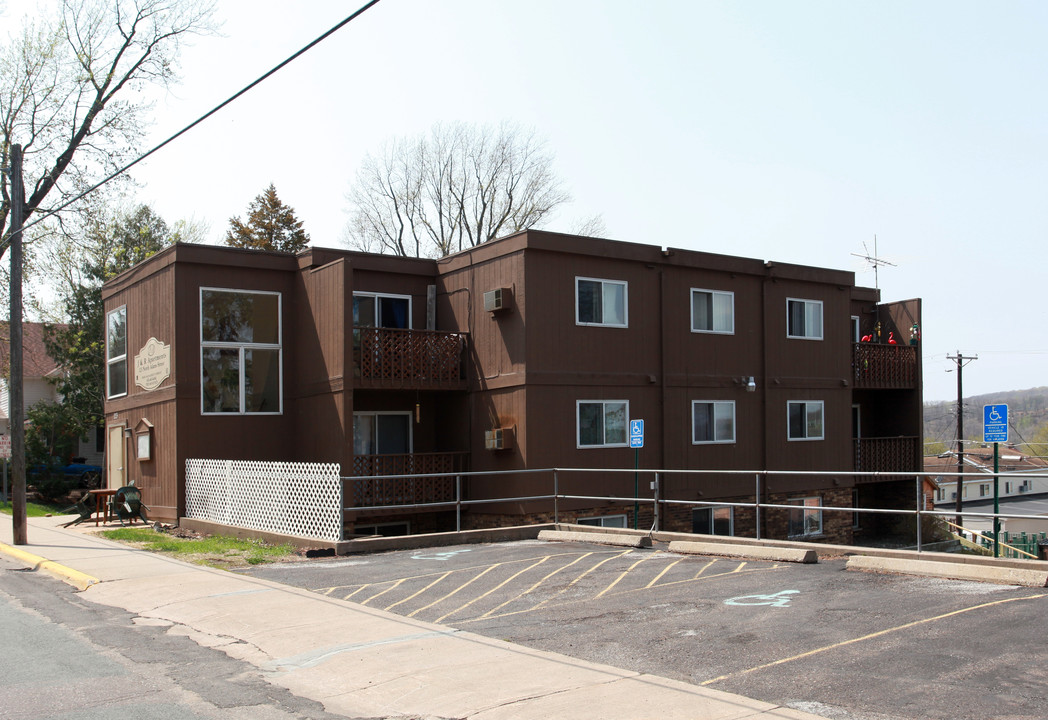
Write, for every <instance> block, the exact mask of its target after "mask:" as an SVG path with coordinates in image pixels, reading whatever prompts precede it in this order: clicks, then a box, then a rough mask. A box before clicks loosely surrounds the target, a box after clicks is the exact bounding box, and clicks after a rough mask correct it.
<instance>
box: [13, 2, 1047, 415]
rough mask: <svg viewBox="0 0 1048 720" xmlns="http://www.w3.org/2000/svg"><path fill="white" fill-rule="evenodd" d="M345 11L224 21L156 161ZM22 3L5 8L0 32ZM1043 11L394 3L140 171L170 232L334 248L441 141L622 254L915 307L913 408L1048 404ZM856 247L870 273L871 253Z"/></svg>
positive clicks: (843, 5)
mask: <svg viewBox="0 0 1048 720" xmlns="http://www.w3.org/2000/svg"><path fill="white" fill-rule="evenodd" d="M360 4H361V3H360V2H357V1H356V0H354V1H352V2H335V1H333V0H309V2H298V3H289V2H287V0H219V2H218V17H219V20H220V21H221V22H222V23H223V26H222V36H221V37H213V38H204V39H198V40H196V41H194V44H193V45H192V46H190V47H188V48H186V50H185V51H184V53H183V56H182V63H183V76H184V81H183V82H182V84H181V85H180V86H178V87H177V88H175V89H174V91H173V92H172V93H170V94H168V95H166V96H164V97H162V98H161V99H160V101H159V102H158V103H157V106H156V117H157V121H156V124H155V127H154V132H153V134H152V135H151V141H152V142H151V144H155V143H156V142H159V141H160V140H162V139H164V138H166V137H168V136H169V135H171V134H173V133H174V132H175V131H177V130H178V129H180V128H182V127H183V126H185V125H187V124H189V123H190V122H191V121H192V120H194V119H196V118H197V117H198V116H199V115H201V114H203V113H204V112H206V111H207V110H209V109H211V108H212V107H213V106H215V105H217V104H218V103H219V102H221V101H222V100H224V99H225V98H227V97H228V96H230V95H232V94H233V93H234V92H236V91H237V90H239V89H240V88H242V87H243V86H245V85H247V84H248V83H249V82H250V81H252V80H254V79H255V78H256V77H258V76H259V75H261V74H263V73H264V72H265V71H267V70H269V69H270V68H271V67H273V66H274V65H276V64H277V63H279V62H280V61H282V60H284V59H285V58H286V57H288V56H289V55H291V54H292V53H293V52H295V51H296V50H297V49H299V48H300V47H302V46H303V45H305V44H307V43H308V42H309V41H311V40H312V39H313V38H315V37H317V36H319V35H320V34H322V33H323V32H324V31H326V30H327V29H329V28H330V27H332V26H333V25H335V24H336V23H337V22H339V21H340V20H342V19H343V18H345V17H346V16H348V15H349V14H351V13H352V12H353V11H354V10H355V9H356V8H357V7H359V6H360ZM31 7H32V4H31V3H30V2H28V0H9V2H8V7H7V12H6V17H4V18H3V20H4V22H5V24H8V23H9V21H10V20H11V19H12V16H18V15H20V14H21V13H22V12H24V11H25V10H26V9H28V8H31ZM1046 37H1048V3H1046V2H1043V1H1042V0H1030V1H1029V2H1015V1H1008V0H999V1H997V2H992V3H991V2H984V1H980V2H968V1H964V0H945V1H932V0H922V1H921V2H910V1H906V2H901V1H898V2H897V1H892V0H876V1H869V2H864V1H860V0H850V1H849V2H840V1H839V0H827V1H824V2H816V1H812V0H805V1H804V2H801V1H799V0H796V1H793V2H783V1H782V0H769V1H767V2H758V1H754V0H724V1H716V2H713V1H709V0H678V1H669V0H664V1H660V0H653V1H651V2H646V3H637V2H619V1H617V0H601V1H597V0H592V1H587V0H529V1H528V2H522V3H511V2H493V1H492V0H383V2H381V3H379V4H378V5H377V6H376V7H374V8H372V9H371V10H369V11H368V12H367V13H365V14H364V15H363V16H362V17H361V18H360V19H359V20H357V21H355V22H353V23H350V24H349V25H348V26H347V27H345V28H343V29H342V30H340V31H339V32H338V33H336V34H335V35H334V36H332V37H331V38H329V39H328V40H327V41H325V42H324V43H323V44H321V45H320V46H318V47H317V48H315V49H314V50H312V51H311V52H310V53H308V54H306V55H305V56H304V57H302V58H301V59H299V60H298V61H296V62H295V63H293V64H292V65H291V66H289V67H288V68H286V69H284V70H283V71H281V72H280V73H279V74H278V75H276V76H274V77H273V78H271V79H270V80H269V81H267V82H266V83H264V84H263V85H261V86H259V87H258V88H256V89H255V90H254V91H252V92H251V93H250V94H249V95H247V96H246V97H244V98H243V99H241V100H240V101H238V102H237V103H236V104H234V105H233V106H231V107H229V108H227V109H225V110H223V111H222V112H221V113H220V114H218V115H216V116H215V117H213V118H212V119H210V120H209V121H208V122H206V123H205V124H203V125H201V126H199V127H198V128H196V129H195V130H193V131H192V132H190V133H189V134H187V135H186V136H184V137H183V138H182V139H181V140H180V141H178V142H177V143H176V144H175V145H173V146H169V147H168V148H166V149H164V150H162V151H161V152H160V153H159V154H158V155H157V156H154V158H151V159H150V160H148V161H147V162H146V163H145V164H144V165H143V166H141V167H139V168H136V169H135V170H134V172H133V174H134V175H135V177H136V178H137V179H138V180H139V181H140V182H141V183H142V184H143V187H142V189H141V192H140V199H141V200H142V201H145V202H148V203H151V204H152V205H153V206H154V208H155V209H156V210H157V211H158V212H159V213H160V214H161V215H162V216H163V217H164V218H165V219H167V220H168V221H169V222H173V221H175V220H177V219H179V218H192V219H196V220H198V221H203V222H206V223H208V224H209V225H210V233H209V237H210V238H211V239H212V241H215V242H218V241H219V240H220V238H221V237H222V236H223V235H224V233H225V230H226V228H227V227H228V221H229V218H230V217H232V216H234V215H238V216H243V215H244V214H245V211H246V209H247V206H248V203H250V202H251V200H252V199H253V198H254V197H255V196H256V195H258V194H259V193H261V192H262V190H263V189H264V188H265V187H266V186H268V185H269V183H271V182H272V183H274V184H275V185H276V188H277V192H278V194H279V195H280V198H281V199H282V200H283V201H284V202H285V203H287V204H289V205H291V206H292V207H293V208H294V210H295V212H296V213H297V215H298V217H299V219H301V220H303V221H304V224H305V228H306V231H307V232H308V233H309V234H310V236H311V237H312V241H313V244H314V245H320V246H334V247H337V246H339V244H340V240H341V236H342V232H343V228H344V226H345V223H346V219H347V216H346V214H345V209H346V203H345V199H344V196H345V193H346V191H347V189H348V187H349V182H350V180H351V179H352V178H353V176H354V174H355V173H356V170H357V168H358V166H359V164H360V162H361V159H362V158H363V156H364V155H365V153H367V152H373V153H375V152H378V151H380V149H381V147H382V145H383V143H384V142H385V141H387V140H388V139H390V138H392V137H397V136H405V135H415V134H418V133H421V132H424V131H427V130H429V129H430V128H431V127H432V126H433V125H434V124H435V123H437V122H441V121H445V122H447V121H459V120H462V121H467V122H477V123H498V122H500V121H503V120H511V121H515V122H518V123H520V124H522V125H523V126H525V127H527V128H534V130H535V131H536V132H537V134H538V135H540V136H541V137H544V138H546V139H547V140H548V144H549V148H550V150H552V152H553V153H554V154H555V156H556V170H557V171H558V173H559V175H560V176H561V178H562V179H563V181H564V183H565V185H566V186H567V188H568V189H569V190H570V191H571V192H572V194H573V196H574V198H575V200H574V202H573V203H572V204H571V205H570V206H568V207H567V208H566V209H565V210H564V211H563V212H562V213H561V215H560V216H559V218H558V219H557V220H556V221H555V222H553V223H552V224H551V225H549V226H548V227H549V229H553V230H570V228H571V227H572V224H573V222H574V221H575V220H576V219H578V218H585V217H589V216H592V215H595V214H599V215H601V216H603V219H604V223H605V225H606V227H607V233H606V234H607V236H608V237H610V238H613V239H616V240H626V241H630V242H640V243H650V244H654V245H661V246H674V247H683V248H689V249H695V250H704V251H711V252H720V253H729V254H733V255H741V256H746V257H753V258H760V259H763V260H777V261H780V262H789V263H800V264H808V265H817V266H822V267H830V268H838V269H845V270H852V271H855V272H856V279H857V281H858V282H859V284H862V285H869V286H873V285H874V274H873V272H872V271H870V270H869V268H868V266H867V265H866V264H865V263H864V262H863V261H862V260H861V259H859V258H856V257H854V256H853V253H859V254H863V253H865V252H866V248H868V249H869V251H870V252H871V253H872V252H873V247H874V246H873V240H874V236H876V237H877V245H878V252H879V256H880V257H881V258H883V259H884V260H886V261H888V262H891V263H894V266H886V267H882V268H881V270H880V272H879V285H880V288H881V290H882V296H883V299H884V300H886V301H891V300H901V299H907V298H911V297H921V298H923V299H924V320H925V324H924V328H923V336H924V342H923V355H924V387H925V399H926V400H950V399H953V398H955V397H956V375H955V374H954V373H948V372H947V370H949V369H951V368H953V367H954V363H953V362H952V361H951V360H948V359H947V355H953V354H956V352H957V351H958V350H959V351H961V352H962V353H963V354H964V355H969V356H970V355H978V356H979V359H978V360H977V361H975V362H973V363H971V364H969V365H968V366H967V367H966V368H965V370H964V390H965V393H964V394H965V395H966V396H969V395H975V394H980V393H987V392H994V391H999V390H1012V389H1023V388H1030V387H1036V386H1041V385H1048V377H1046V373H1045V370H1044V368H1045V365H1046V363H1048V340H1046V339H1045V331H1046V330H1048V310H1046V307H1048V303H1046V302H1045V300H1044V285H1043V283H1045V277H1044V276H1045V270H1044V260H1045V235H1046V229H1048V201H1046V199H1045V195H1046V192H1045V191H1046V189H1048V182H1046V180H1048V93H1046V92H1045V91H1044V72H1045V69H1046V68H1048V42H1046V41H1045V38H1046ZM864 245H865V247H864Z"/></svg>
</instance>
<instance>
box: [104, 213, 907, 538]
mask: <svg viewBox="0 0 1048 720" xmlns="http://www.w3.org/2000/svg"><path fill="white" fill-rule="evenodd" d="M103 297H104V301H105V308H106V312H107V335H108V338H107V341H108V342H107V375H108V381H109V384H108V390H107V394H108V398H107V401H106V417H107V433H108V435H107V437H108V438H109V440H110V442H109V448H110V455H109V458H108V459H107V468H108V473H109V484H110V485H111V486H112V485H119V484H121V483H123V482H125V481H127V480H131V479H133V480H135V481H136V483H137V484H138V485H139V486H140V487H142V488H143V492H144V494H145V496H146V498H147V503H148V504H149V506H150V507H151V508H152V510H153V515H154V517H156V518H157V519H162V520H165V521H175V520H177V518H178V517H180V516H182V515H183V514H184V511H185V491H184V472H185V471H184V468H185V462H186V459H188V458H213V459H231V460H286V461H299V462H337V463H340V464H341V468H342V475H344V476H346V477H347V478H349V477H351V478H353V479H350V480H347V481H346V502H347V503H348V504H349V506H351V507H366V506H379V505H382V506H388V505H390V504H399V505H404V506H408V505H414V504H415V503H419V502H423V501H433V500H445V499H451V498H452V497H453V496H454V478H446V479H433V478H430V479H427V480H425V481H422V480H419V481H418V482H414V481H408V480H378V481H368V480H367V478H368V477H373V476H379V475H411V474H412V473H415V474H430V473H452V472H462V471H498V472H496V473H494V474H490V475H474V476H470V477H469V478H468V479H467V480H466V481H465V485H464V488H465V490H464V493H465V496H466V498H467V499H470V500H485V499H499V498H522V497H532V496H536V495H543V494H549V493H550V492H552V487H551V485H550V477H549V475H548V474H526V473H521V472H515V471H521V470H525V469H538V468H563V469H567V468H586V469H590V470H591V471H590V472H578V473H571V472H569V471H566V470H565V471H564V472H560V473H558V478H559V479H558V483H559V485H560V487H559V492H560V493H562V494H568V495H574V496H601V497H611V498H629V497H632V496H633V495H634V493H635V492H636V487H637V481H636V479H635V477H634V475H633V474H631V473H621V472H614V473H612V472H607V473H604V472H592V469H600V468H606V469H617V470H622V469H629V468H635V467H638V466H639V467H640V468H647V469H667V470H706V471H709V470H718V471H748V472H747V473H744V474H734V473H732V474H729V473H725V474H723V475H718V474H708V473H707V474H694V475H688V474H678V473H672V474H664V475H663V477H662V478H661V491H660V497H662V498H664V499H669V500H678V501H704V502H709V501H713V500H723V501H725V502H739V503H743V502H752V501H753V499H754V496H755V493H756V487H757V486H756V484H755V473H756V472H757V471H762V470H789V471H805V472H806V473H810V474H797V475H790V476H782V475H771V476H767V477H764V478H763V483H762V484H761V486H760V488H761V495H762V498H761V499H762V501H764V502H768V503H773V504H783V505H790V506H794V507H797V508H798V510H797V511H792V510H786V509H784V510H778V511H776V510H770V511H766V512H765V513H764V514H763V515H762V518H761V523H762V534H763V535H765V536H772V537H789V536H794V537H810V538H813V539H828V540H834V541H851V540H852V539H853V536H854V535H856V534H857V533H878V532H883V531H884V529H885V528H884V526H883V524H878V523H877V522H876V521H877V519H878V518H880V517H884V516H876V515H869V516H864V518H866V519H863V520H861V521H859V522H856V517H855V516H853V515H852V514H851V513H843V512H834V513H815V512H814V511H805V510H803V509H802V508H804V507H812V506H816V505H825V506H834V507H853V506H855V505H856V504H857V505H860V506H864V507H881V508H883V507H909V506H912V503H913V502H914V501H913V479H912V478H906V477H905V476H885V475H869V476H863V475H859V476H856V475H852V474H845V473H851V472H853V471H859V472H871V473H872V472H874V471H884V472H898V473H905V472H917V471H919V470H920V469H921V444H920V434H921V426H922V415H921V413H922V403H921V359H920V352H919V348H918V346H917V344H916V343H917V342H918V337H919V327H920V310H921V307H920V300H907V301H903V302H897V303H887V304H882V303H880V298H879V292H878V291H876V290H873V289H870V288H861V287H856V285H855V279H854V275H853V273H850V272H843V271H838V270H829V269H822V268H814V267H804V266H799V265H789V264H783V263H778V262H763V261H760V260H753V259H747V258H740V257H731V256H727V255H717V254H711V253H704V252H694V251H690V250H678V249H665V250H664V249H661V248H659V247H654V246H650V245H640V244H633V243H625V242H616V241H610V240H602V239H595V238H586V237H578V236H571V235H561V234H556V233H548V232H538V231H528V232H522V233H519V234H517V235H513V236H511V237H507V238H503V239H500V240H497V241H494V242H491V243H487V244H485V245H482V246H480V247H477V248H473V249H471V250H468V251H464V252H461V253H458V254H456V255H452V256H450V257H447V258H443V259H441V260H426V259H412V258H398V257H390V256H380V255H371V254H366V253H357V252H350V251H344V250H329V249H321V248H312V249H309V250H306V251H304V252H302V253H300V254H298V255H297V256H290V255H283V254H278V253H266V252H257V251H247V250H237V249H231V248H224V247H213V246H201V245H176V246H174V247H171V248H168V249H167V250H165V251H163V252H161V253H159V254H157V255H155V256H154V257H152V258H150V259H149V260H147V261H145V262H143V263H142V264H140V265H138V266H136V267H134V268H132V269H131V270H129V271H127V272H125V273H123V274H121V275H120V276H118V277H116V278H114V279H113V280H111V281H110V282H108V283H107V284H106V286H105V288H104V290H103ZM890 333H891V334H892V335H893V337H894V339H896V342H897V344H889V343H888V338H889V334H890ZM866 335H868V336H871V337H872V341H868V342H860V341H859V340H860V338H861V337H862V336H866ZM911 338H913V340H912V343H913V344H911ZM636 419H643V420H644V436H645V440H644V446H643V448H642V449H639V450H635V449H631V448H630V444H629V426H630V421H631V420H636ZM649 480H650V476H645V480H644V489H645V493H646V496H647V497H650V491H648V489H647V487H648V481H649ZM390 483H394V484H395V485H396V488H395V489H391V488H392V487H393V486H392V485H390ZM639 507H640V514H641V516H640V517H639V518H634V517H633V513H634V504H632V503H628V502H621V501H617V502H616V501H611V500H608V501H594V500H583V499H578V500H571V501H563V500H562V501H561V502H560V504H559V506H558V512H559V516H560V518H561V519H562V520H565V519H567V520H583V521H586V522H596V523H603V524H612V525H613V524H620V525H622V524H625V525H629V526H632V525H633V524H634V523H635V522H640V523H641V524H643V525H644V526H648V525H650V522H651V515H652V505H651V504H650V503H646V504H644V505H640V506H639ZM661 510H662V512H661V520H662V526H663V527H664V528H667V529H677V530H684V531H691V530H695V531H699V532H711V531H716V532H733V533H735V534H739V535H747V534H749V535H752V534H753V532H754V530H755V528H754V524H755V518H754V514H753V512H752V510H751V509H749V508H745V507H736V508H709V507H705V508H696V507H691V506H688V505H684V504H679V503H667V504H665V505H664V506H663V507H662V508H661ZM551 512H552V502H551V501H548V500H532V501H523V500H516V501H512V502H502V503H491V504H478V505H470V506H468V507H467V508H466V510H465V512H464V515H463V516H462V518H463V519H462V522H463V526H464V527H483V526H490V525H491V524H503V525H504V524H517V523H521V522H524V521H529V520H535V519H546V518H549V517H550V516H551ZM346 521H347V528H348V529H349V532H350V533H352V532H353V531H354V530H356V531H364V532H372V531H375V530H376V529H378V530H380V531H391V532H405V531H406V532H425V531H433V530H448V529H454V519H453V516H452V514H451V513H449V512H447V511H441V512H433V511H431V510H430V511H425V510H424V509H420V508H408V507H405V508H404V509H397V508H393V509H389V508H388V507H387V509H383V510H375V511H367V510H357V511H353V512H350V513H347V517H346ZM383 528H385V530H383Z"/></svg>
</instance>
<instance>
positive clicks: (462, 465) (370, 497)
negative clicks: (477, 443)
mask: <svg viewBox="0 0 1048 720" xmlns="http://www.w3.org/2000/svg"><path fill="white" fill-rule="evenodd" d="M468 457H469V453H466V452H455V453H412V454H410V455H357V456H356V457H354V458H353V475H354V476H356V477H354V479H353V480H352V481H350V483H349V484H348V485H347V487H346V495H347V497H348V498H349V501H350V503H351V504H352V506H353V507H375V506H379V505H414V504H417V503H435V502H452V501H454V500H455V478H453V477H439V478H431V477H419V478H416V477H398V478H376V479H374V480H372V479H369V478H365V477H361V476H366V475H411V474H413V473H418V474H420V475H431V474H437V473H453V472H463V471H465V469H466V461H467V459H468Z"/></svg>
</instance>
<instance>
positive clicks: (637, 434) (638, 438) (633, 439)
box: [630, 420, 644, 448]
mask: <svg viewBox="0 0 1048 720" xmlns="http://www.w3.org/2000/svg"><path fill="white" fill-rule="evenodd" d="M630 447H631V448H642V447H644V421H643V420H630Z"/></svg>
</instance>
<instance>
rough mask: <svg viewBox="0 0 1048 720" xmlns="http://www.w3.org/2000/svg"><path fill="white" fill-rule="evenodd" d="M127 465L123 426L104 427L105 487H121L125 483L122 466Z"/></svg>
mask: <svg viewBox="0 0 1048 720" xmlns="http://www.w3.org/2000/svg"><path fill="white" fill-rule="evenodd" d="M126 465H127V443H125V442H124V426H123V425H110V426H109V427H108V428H106V477H107V478H108V480H107V481H106V487H110V488H114V489H115V488H122V487H124V485H126V484H127V483H126V482H124V481H125V480H126V474H125V472H124V468H125V466H126Z"/></svg>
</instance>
